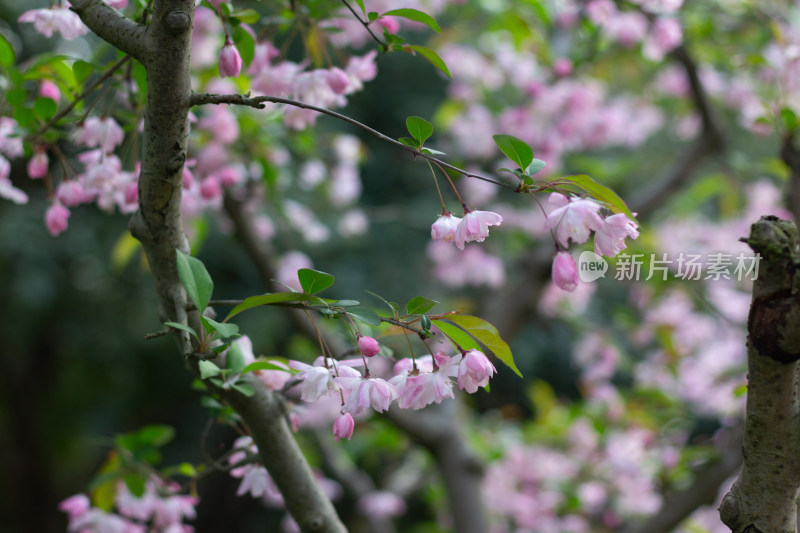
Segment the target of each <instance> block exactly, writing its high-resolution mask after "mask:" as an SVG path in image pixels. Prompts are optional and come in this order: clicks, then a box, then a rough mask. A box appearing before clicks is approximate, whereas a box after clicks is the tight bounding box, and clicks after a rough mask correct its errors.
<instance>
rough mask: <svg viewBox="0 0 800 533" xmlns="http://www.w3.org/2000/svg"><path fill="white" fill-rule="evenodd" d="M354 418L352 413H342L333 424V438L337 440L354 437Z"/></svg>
mask: <svg viewBox="0 0 800 533" xmlns="http://www.w3.org/2000/svg"><path fill="white" fill-rule="evenodd" d="M355 425H356V424H355V422H354V421H353V416H352V415H351V414H350V413H342V414H341V415H339V417H338V418H337V419H336V421H335V422H334V423H333V436H334V438H336V440H339V439H347V440H350V437H352V436H353V428H355Z"/></svg>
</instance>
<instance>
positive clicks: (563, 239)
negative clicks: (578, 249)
mask: <svg viewBox="0 0 800 533" xmlns="http://www.w3.org/2000/svg"><path fill="white" fill-rule="evenodd" d="M548 202H550V203H551V204H555V205H558V206H560V207H558V208H557V209H555V210H553V211H552V212H551V213H550V214H548V215H547V219H546V220H545V223H544V226H545V228H546V229H553V228H556V232H555V233H556V240H558V242H559V243H560V244H561V246H563V247H564V248H567V247H569V241H570V240H572V242H574V243H576V244H581V243H584V242H586V241H588V240H589V234H590V231H591V230H595V231H597V230H598V229H600V227H602V225H603V219H601V218H600V215H598V214H597V211H598V210H599V209H600V204H598V203H597V202H595V201H594V200H588V199H577V198H572V199H568V198H567V197H566V196H564V195H563V194H560V193H557V192H554V193H552V194H551V195H550V197H549V198H548Z"/></svg>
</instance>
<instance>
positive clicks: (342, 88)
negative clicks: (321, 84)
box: [327, 67, 351, 94]
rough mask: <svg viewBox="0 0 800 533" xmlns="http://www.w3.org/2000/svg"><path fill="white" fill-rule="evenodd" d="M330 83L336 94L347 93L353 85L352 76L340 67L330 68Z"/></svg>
mask: <svg viewBox="0 0 800 533" xmlns="http://www.w3.org/2000/svg"><path fill="white" fill-rule="evenodd" d="M327 76H328V85H330V86H331V90H332V91H333V92H335V93H336V94H347V93H348V91H349V90H350V87H351V82H350V76H348V75H347V72H345V71H343V70H342V69H340V68H339V67H333V68H331V69H328V72H327Z"/></svg>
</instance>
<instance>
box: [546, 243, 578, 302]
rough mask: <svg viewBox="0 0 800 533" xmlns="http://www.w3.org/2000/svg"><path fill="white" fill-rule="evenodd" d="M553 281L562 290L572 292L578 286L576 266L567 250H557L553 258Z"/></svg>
mask: <svg viewBox="0 0 800 533" xmlns="http://www.w3.org/2000/svg"><path fill="white" fill-rule="evenodd" d="M551 275H552V277H553V283H555V284H556V286H557V287H558V288H560V289H562V290H565V291H568V292H572V291H574V290H575V288H576V287H577V286H578V266H577V265H576V264H575V260H574V259H573V258H572V256H571V255H570V254H569V253H567V252H558V253H557V254H556V256H555V258H554V259H553V271H552V272H551Z"/></svg>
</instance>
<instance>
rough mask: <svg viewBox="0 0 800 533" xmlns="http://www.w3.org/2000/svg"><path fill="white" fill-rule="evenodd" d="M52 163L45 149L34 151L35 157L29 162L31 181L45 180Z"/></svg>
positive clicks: (38, 148) (39, 148)
mask: <svg viewBox="0 0 800 533" xmlns="http://www.w3.org/2000/svg"><path fill="white" fill-rule="evenodd" d="M49 166H50V162H49V160H48V158H47V152H46V151H45V150H44V148H41V147H37V148H36V149H35V150H34V151H33V157H31V158H30V160H29V161H28V176H29V177H30V178H31V179H37V178H43V177H45V176H46V175H47V169H48V167H49Z"/></svg>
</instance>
